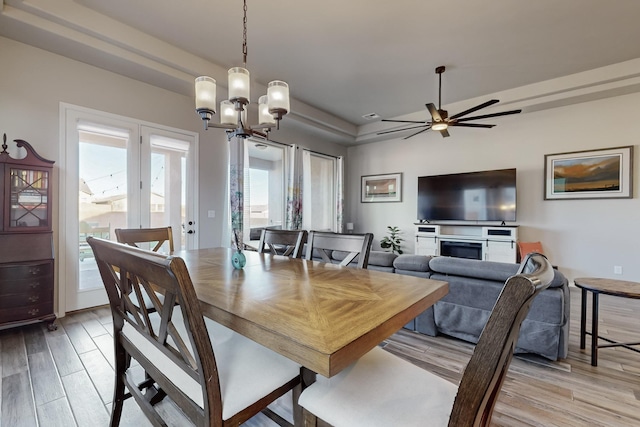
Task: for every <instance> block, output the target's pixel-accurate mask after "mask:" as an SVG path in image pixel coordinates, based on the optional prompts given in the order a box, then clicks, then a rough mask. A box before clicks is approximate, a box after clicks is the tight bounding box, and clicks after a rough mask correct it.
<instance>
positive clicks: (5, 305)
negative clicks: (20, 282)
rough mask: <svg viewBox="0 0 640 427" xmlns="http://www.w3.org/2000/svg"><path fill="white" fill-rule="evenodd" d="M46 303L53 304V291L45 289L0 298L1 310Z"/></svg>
mask: <svg viewBox="0 0 640 427" xmlns="http://www.w3.org/2000/svg"><path fill="white" fill-rule="evenodd" d="M45 303H49V304H52V303H53V292H52V290H48V289H43V290H42V291H31V292H22V293H19V294H12V295H2V296H0V310H5V309H10V308H18V307H27V306H37V305H40V304H45Z"/></svg>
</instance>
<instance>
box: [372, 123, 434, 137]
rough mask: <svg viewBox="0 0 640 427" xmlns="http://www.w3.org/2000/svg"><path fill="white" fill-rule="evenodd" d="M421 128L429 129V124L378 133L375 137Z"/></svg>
mask: <svg viewBox="0 0 640 427" xmlns="http://www.w3.org/2000/svg"><path fill="white" fill-rule="evenodd" d="M423 127H427V129H430V128H431V124H426V125H422V126H413V127H410V128H402V129H392V130H385V131H382V132H378V133H377V134H376V135H384V134H385V133H392V132H402V131H403V130H411V129H420V128H423Z"/></svg>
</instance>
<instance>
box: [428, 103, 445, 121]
mask: <svg viewBox="0 0 640 427" xmlns="http://www.w3.org/2000/svg"><path fill="white" fill-rule="evenodd" d="M425 105H426V106H427V110H429V114H431V117H432V118H433V121H434V122H441V121H442V116H440V112H439V111H438V109H437V108H436V106H435V105H433V104H431V103H429V104H425Z"/></svg>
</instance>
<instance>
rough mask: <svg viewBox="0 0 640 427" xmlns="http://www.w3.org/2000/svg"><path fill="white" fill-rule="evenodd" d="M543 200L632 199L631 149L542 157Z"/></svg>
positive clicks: (576, 152)
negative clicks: (543, 177)
mask: <svg viewBox="0 0 640 427" xmlns="http://www.w3.org/2000/svg"><path fill="white" fill-rule="evenodd" d="M544 176H545V179H544V198H545V200H570V199H574V200H575V199H623V198H631V197H633V185H632V184H633V146H627V147H614V148H606V149H602V150H590V151H574V152H571V153H560V154H547V155H545V156H544Z"/></svg>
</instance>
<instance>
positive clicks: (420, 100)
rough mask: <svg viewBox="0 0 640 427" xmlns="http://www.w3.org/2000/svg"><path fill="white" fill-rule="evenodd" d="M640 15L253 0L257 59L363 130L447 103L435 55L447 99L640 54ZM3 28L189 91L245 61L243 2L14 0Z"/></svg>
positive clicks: (582, 9) (576, 5)
mask: <svg viewBox="0 0 640 427" xmlns="http://www.w3.org/2000/svg"><path fill="white" fill-rule="evenodd" d="M638 18H640V1H637V0H616V1H614V2H603V1H601V0H563V1H557V0H536V1H526V0H491V1H490V2H480V1H473V0H448V1H446V2H442V1H437V2H436V1H433V0H424V1H416V0H395V1H393V2H391V1H388V0H348V1H345V0H323V1H313V2H312V1H300V0H271V1H265V0H248V60H247V68H248V69H249V70H250V72H251V77H252V80H253V81H254V82H255V83H256V84H261V85H265V84H266V83H268V82H269V81H271V80H275V79H279V80H284V81H286V82H288V83H289V85H290V90H291V96H292V97H293V98H295V100H296V102H300V104H292V110H294V109H295V110H296V111H299V112H300V114H302V115H305V116H306V118H307V119H309V118H310V117H311V116H314V115H315V116H317V117H319V116H323V115H324V116H325V117H324V118H322V119H318V120H324V121H327V120H328V119H327V118H328V117H329V118H335V119H336V120H337V122H339V123H342V124H340V125H338V127H341V128H342V129H343V131H344V132H345V133H354V132H356V131H355V129H357V128H358V126H360V125H363V124H366V123H369V122H368V121H367V120H365V119H363V117H362V116H363V115H366V114H369V113H377V114H378V115H379V116H380V117H381V118H393V117H399V116H402V115H406V114H409V113H414V112H417V111H425V110H424V104H425V103H426V102H434V103H437V99H438V86H437V76H436V74H435V73H434V69H435V67H436V66H438V65H445V66H446V67H447V71H446V72H445V74H444V75H443V91H442V101H443V104H450V103H454V102H458V101H463V100H469V99H472V98H477V97H482V96H488V95H490V94H493V93H496V92H500V91H505V90H509V89H513V88H517V87H521V86H524V85H529V84H533V83H537V82H542V81H546V80H549V79H555V78H558V77H562V76H566V75H570V74H574V73H579V72H584V71H587V70H593V69H596V68H600V67H604V66H608V65H611V64H616V63H620V62H623V61H628V60H632V59H636V58H640V43H638V40H640V25H638ZM0 35H3V36H5V37H9V38H13V39H16V40H18V41H21V42H24V43H28V44H32V45H35V46H37V47H41V48H44V49H47V50H51V51H53V52H56V53H60V54H63V55H66V56H69V57H72V58H74V59H78V60H81V61H83V62H87V63H90V64H93V65H97V66H101V67H103V68H107V69H110V70H112V71H115V72H118V73H120V74H124V75H127V76H130V77H133V78H136V79H138V80H142V81H146V82H150V83H152V84H156V85H159V86H163V87H166V88H167V89H170V90H173V91H176V92H181V93H185V94H188V95H191V94H192V92H193V88H192V81H193V77H194V76H196V75H200V74H209V75H212V76H213V77H214V78H216V79H217V80H218V83H219V84H221V85H226V77H225V73H226V69H228V68H230V67H232V66H239V65H242V64H241V62H242V2H241V1H240V0H233V1H231V0H226V1H215V0H210V1H209V2H203V1H198V0H180V1H177V0H173V1H171V0H162V1H158V0H136V1H131V0H109V1H104V0H57V1H56V2H50V1H49V0H4V9H3V11H2V15H1V16H0ZM259 92H262V90H260V91H258V90H254V93H253V94H252V97H255V98H256V99H257V97H258V96H259V95H260V93H259ZM498 105H500V104H498ZM425 115H426V112H425ZM329 121H330V120H329ZM356 133H357V132H356Z"/></svg>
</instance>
